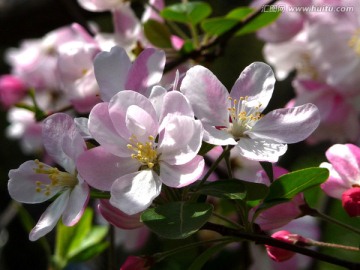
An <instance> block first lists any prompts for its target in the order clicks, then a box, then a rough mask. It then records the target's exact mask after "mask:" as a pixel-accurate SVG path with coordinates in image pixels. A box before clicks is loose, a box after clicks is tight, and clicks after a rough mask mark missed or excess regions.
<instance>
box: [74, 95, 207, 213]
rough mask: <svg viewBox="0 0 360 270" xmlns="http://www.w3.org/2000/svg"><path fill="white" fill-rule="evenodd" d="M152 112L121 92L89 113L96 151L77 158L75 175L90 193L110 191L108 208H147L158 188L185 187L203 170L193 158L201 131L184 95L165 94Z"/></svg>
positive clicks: (139, 97) (142, 102) (198, 159)
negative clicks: (87, 186) (163, 185)
mask: <svg viewBox="0 0 360 270" xmlns="http://www.w3.org/2000/svg"><path fill="white" fill-rule="evenodd" d="M156 107H157V106H154V105H153V103H151V101H150V100H149V99H147V98H146V97H145V96H143V95H141V94H139V93H137V92H134V91H129V90H124V91H121V92H119V93H117V94H116V95H115V96H113V97H112V98H111V100H110V101H109V102H104V103H99V104H97V105H96V106H95V107H94V108H93V110H92V111H91V112H90V116H89V131H90V133H91V135H92V136H93V138H94V139H95V140H96V141H97V142H99V144H100V146H99V147H96V148H93V149H90V150H89V151H86V152H84V154H83V155H82V156H81V157H80V158H79V159H78V163H77V165H78V171H79V174H80V175H82V177H84V178H85V179H86V181H87V182H88V183H89V184H90V185H92V186H94V187H95V188H97V189H100V190H105V191H111V198H110V203H111V204H112V205H113V206H115V207H117V208H119V209H120V210H121V211H123V212H125V213H126V214H128V215H133V214H136V213H139V212H141V211H143V210H145V209H146V208H147V207H149V206H150V205H151V203H152V201H153V200H154V199H155V198H156V197H157V196H158V195H159V194H160V191H161V187H162V184H165V185H167V186H170V187H178V188H179V187H183V186H187V185H189V184H191V183H193V182H194V181H196V180H197V179H198V178H199V177H200V176H201V174H202V171H203V168H204V160H203V158H202V157H201V156H198V155H197V153H198V151H199V149H200V147H201V141H202V136H203V130H202V126H201V123H200V121H199V120H195V119H194V114H193V112H192V110H191V107H190V104H189V103H188V101H187V100H186V98H185V97H184V95H183V94H181V93H180V92H178V91H171V92H168V93H167V94H166V95H165V96H164V98H163V102H162V106H161V111H160V112H157V111H156ZM155 138H156V141H155ZM94 164H97V166H94ZM104 175H106V177H104Z"/></svg>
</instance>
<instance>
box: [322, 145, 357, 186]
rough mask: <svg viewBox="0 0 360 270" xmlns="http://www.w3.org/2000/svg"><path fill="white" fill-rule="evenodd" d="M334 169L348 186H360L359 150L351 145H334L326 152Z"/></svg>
mask: <svg viewBox="0 0 360 270" xmlns="http://www.w3.org/2000/svg"><path fill="white" fill-rule="evenodd" d="M326 157H327V159H328V160H329V161H330V162H331V164H332V166H333V167H334V169H335V170H336V171H337V173H338V174H339V175H340V177H341V178H343V179H344V180H345V181H347V182H348V183H349V184H350V185H360V148H359V147H357V146H355V145H353V144H335V145H333V146H331V147H330V148H329V149H328V150H327V151H326Z"/></svg>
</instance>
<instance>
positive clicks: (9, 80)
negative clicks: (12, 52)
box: [0, 74, 27, 109]
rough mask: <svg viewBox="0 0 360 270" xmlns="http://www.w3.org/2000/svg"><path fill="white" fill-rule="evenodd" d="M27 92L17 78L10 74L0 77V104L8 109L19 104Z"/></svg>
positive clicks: (25, 87)
mask: <svg viewBox="0 0 360 270" xmlns="http://www.w3.org/2000/svg"><path fill="white" fill-rule="evenodd" d="M26 92H27V86H26V85H25V84H24V82H23V81H22V80H21V79H20V78H18V77H17V76H13V75H11V74H8V75H2V76H0V103H1V105H2V106H3V107H4V108H5V109H8V108H10V107H11V106H13V105H14V104H16V103H17V102H19V101H20V100H21V99H22V98H23V97H24V96H25V95H26Z"/></svg>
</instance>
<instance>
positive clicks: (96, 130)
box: [89, 102, 130, 156]
mask: <svg viewBox="0 0 360 270" xmlns="http://www.w3.org/2000/svg"><path fill="white" fill-rule="evenodd" d="M123 122H125V121H123ZM123 127H124V129H126V126H125V123H124V124H123ZM89 131H90V133H91V135H92V136H93V138H94V139H95V140H96V141H97V142H98V143H99V144H100V145H101V146H102V147H104V148H105V149H106V150H107V151H108V152H110V153H112V154H114V155H117V156H128V155H129V153H130V151H129V149H128V148H127V147H126V145H127V140H124V139H123V138H122V137H121V136H120V135H119V134H118V132H117V130H116V129H115V127H114V124H113V121H112V119H111V118H110V115H109V106H108V103H106V102H103V103H99V104H97V105H96V106H95V107H94V108H93V109H92V110H91V112H90V115H89Z"/></svg>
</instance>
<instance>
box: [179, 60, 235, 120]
mask: <svg viewBox="0 0 360 270" xmlns="http://www.w3.org/2000/svg"><path fill="white" fill-rule="evenodd" d="M180 91H181V92H182V93H184V95H185V96H186V97H187V98H188V99H189V101H190V104H191V106H192V107H193V110H194V112H195V116H196V117H197V118H198V119H199V120H201V122H202V123H206V124H209V125H212V126H227V125H228V123H229V113H228V102H229V100H228V97H229V93H228V91H227V90H226V88H225V86H224V85H223V84H222V83H221V82H220V81H219V80H218V78H217V77H216V76H215V75H214V74H213V73H212V72H211V71H210V70H208V69H207V68H205V67H202V66H195V67H192V68H190V69H189V70H188V71H187V72H186V75H185V77H184V79H183V81H182V83H181V86H180Z"/></svg>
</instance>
